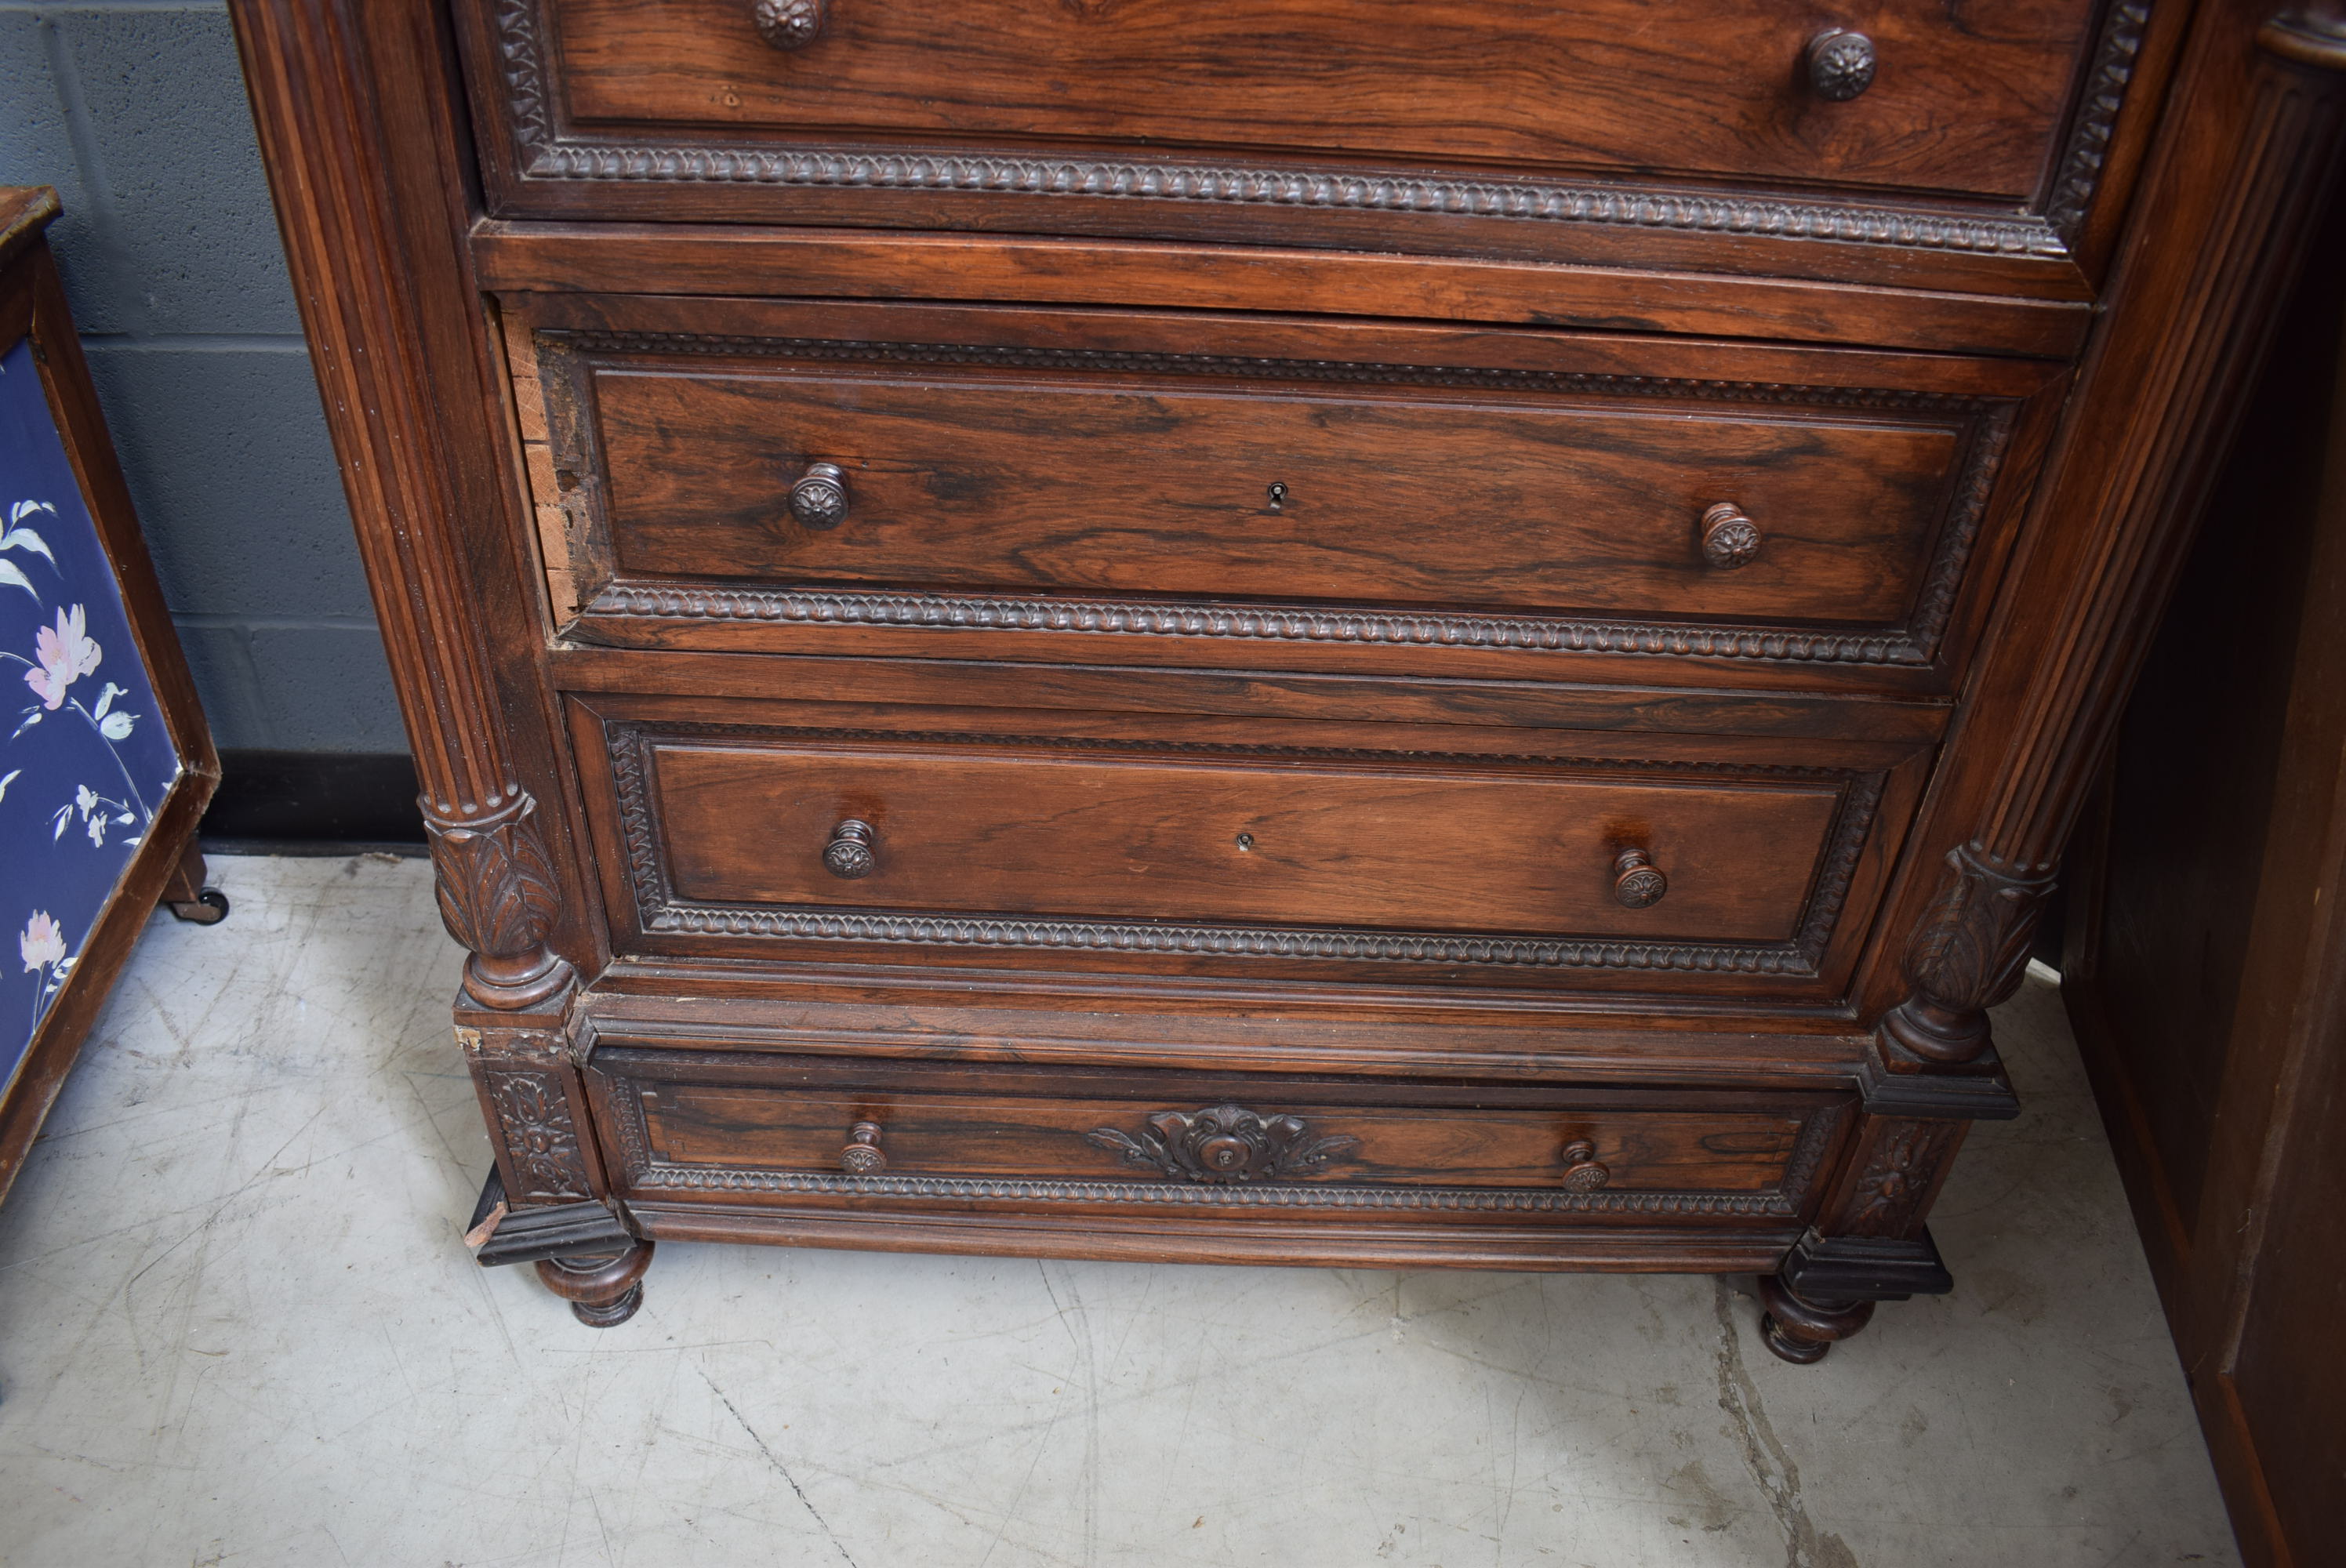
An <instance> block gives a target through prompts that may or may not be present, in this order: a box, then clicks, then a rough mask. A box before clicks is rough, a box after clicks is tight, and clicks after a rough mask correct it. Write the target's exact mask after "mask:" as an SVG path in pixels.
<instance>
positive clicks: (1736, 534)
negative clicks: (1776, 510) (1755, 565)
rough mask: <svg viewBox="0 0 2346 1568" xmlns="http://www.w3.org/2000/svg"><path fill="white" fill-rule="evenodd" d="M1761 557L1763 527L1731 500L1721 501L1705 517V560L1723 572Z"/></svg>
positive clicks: (1703, 519)
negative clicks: (1744, 513)
mask: <svg viewBox="0 0 2346 1568" xmlns="http://www.w3.org/2000/svg"><path fill="white" fill-rule="evenodd" d="M1759 554H1760V524H1757V523H1754V522H1753V521H1751V519H1750V518H1749V517H1746V516H1745V515H1743V509H1742V508H1741V507H1739V506H1738V505H1736V504H1735V503H1734V502H1732V501H1722V502H1720V503H1719V504H1718V505H1716V506H1713V507H1710V508H1709V510H1707V511H1705V512H1704V513H1703V514H1702V558H1703V559H1704V560H1706V561H1708V562H1709V563H1710V564H1711V565H1714V566H1716V567H1718V568H1719V569H1720V570H1721V571H1726V572H1731V571H1733V570H1734V569H1735V568H1736V567H1738V566H1741V565H1748V564H1749V563H1750V562H1751V561H1753V560H1754V559H1756V558H1757V557H1758V556H1759Z"/></svg>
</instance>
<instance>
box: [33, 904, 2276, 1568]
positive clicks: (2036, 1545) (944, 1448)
mask: <svg viewBox="0 0 2346 1568" xmlns="http://www.w3.org/2000/svg"><path fill="white" fill-rule="evenodd" d="M215 870H216V873H217V875H216V880H217V881H219V882H220V883H221V884H222V885H223V886H224V887H226V889H227V890H228V891H229V892H230V895H231V896H232V898H233V899H234V901H235V913H234V915H233V916H232V917H231V919H230V922H229V923H228V924H226V925H224V926H221V927H219V928H217V929H213V930H202V929H199V928H196V927H191V926H179V925H177V924H175V923H174V922H172V921H168V919H166V920H160V921H157V922H156V923H155V924H153V925H152V926H150V927H149V929H148V932H147V935H146V938H145V940H144V942H143V944H142V945H141V947H140V948H139V951H138V955H137V957H136V959H135V960H134V961H133V962H132V965H131V967H130V970H129V972H128V975H127V977H126V978H125V980H124V982H123V983H122V985H121V986H120V988H119V989H118V991H117V994H116V996H115V998H114V1000H113V1002H112V1004H111V1005H110V1007H109V1009H108V1011H107V1013H106V1016H105V1018H104V1019H103V1021H102V1022H101V1023H100V1025H99V1027H98V1029H97V1033H96V1034H95V1036H94V1037H93V1039H92V1041H91V1043H90V1045H89V1047H88V1049H87V1052H86V1054H85V1055H84V1058H83V1061H82V1064H81V1066H80V1067H79V1068H78V1069H77V1070H76V1074H75V1075H74V1077H73V1079H72V1082H71V1084H69V1086H68V1087H67V1089H66V1094H65V1097H64V1099H63V1101H62V1103H61V1104H60V1105H58V1107H57V1110H56V1115H53V1116H52V1117H51V1118H50V1122H49V1126H48V1131H47V1134H46V1136H45V1138H44V1139H43V1140H42V1142H41V1144H40V1145H38V1147H37V1148H36V1151H35V1152H34V1154H33V1156H32V1158H31V1160H30V1162H29V1164H28V1165H27V1166H26V1170H25V1173H24V1175H23V1176H22V1177H21V1178H20V1179H19V1180H18V1182H17V1184H16V1187H15V1193H14V1195H13V1196H11V1198H10V1199H9V1201H8V1203H7V1205H6V1207H5V1209H0V1560H5V1562H6V1563H11V1564H28V1565H29V1564H41V1565H46V1564H62V1565H71V1568H86V1565H107V1568H112V1565H124V1564H148V1563H152V1564H168V1565H178V1564H191V1563H200V1564H209V1563H238V1564H245V1563H285V1564H298V1565H301V1568H310V1565H314V1564H332V1563H356V1564H362V1565H365V1568H405V1565H409V1564H413V1565H418V1568H440V1565H442V1564H469V1565H485V1564H492V1563H498V1564H525V1563H526V1564H548V1565H552V1564H573V1563H576V1564H600V1563H628V1564H636V1565H640V1568H669V1565H676V1564H690V1565H691V1568H728V1565H730V1564H737V1563H739V1564H752V1563H754V1564H760V1565H780V1568H798V1565H801V1564H806V1565H822V1568H830V1565H832V1564H853V1565H857V1568H899V1565H903V1568H981V1565H983V1568H1026V1565H1029V1564H1045V1563H1072V1564H1083V1565H1086V1568H1088V1565H1091V1564H1117V1565H1127V1564H1130V1565H1149V1568H1155V1565H1157V1564H1167V1565H1175V1564H1180V1565H1187V1564H1200V1565H1203V1564H1218V1565H1219V1564H1250V1563H1278V1564H1280V1565H1281V1568H1321V1565H1327V1568H1375V1565H1377V1564H1381V1563H1408V1564H1423V1565H1436V1564H1439V1565H1444V1568H1469V1565H1483V1564H1518V1563H1521V1564H1534V1563H1555V1564H1587V1565H1590V1568H1622V1565H1625V1564H1628V1565H1634V1564H1647V1563H1653V1564H1669V1565H1672V1568H1678V1565H1696V1568H1701V1565H1709V1564H1719V1565H1721V1568H1748V1565H1750V1564H1767V1565H1771V1568H1772V1565H1773V1564H1775V1563H1784V1564H1787V1565H1788V1568H1853V1565H1857V1564H1863V1565H1865V1568H1884V1565H1914V1568H1963V1565H1969V1564H1979V1565H1982V1568H1987V1565H1994V1568H2006V1565H2008V1564H2012V1563H2027V1564H2030V1565H2032V1568H2056V1565H2066V1564H2080V1565H2084V1564H2095V1565H2117V1568H2123V1565H2130V1564H2149V1563H2187V1562H2188V1563H2230V1562H2233V1561H2235V1559H2234V1556H2233V1553H2232V1548H2231V1544H2230V1538H2229V1532H2228V1530H2227V1528H2226V1525H2225V1523H2224V1519H2223V1514H2222V1511H2221V1508H2220V1506H2219V1502H2218V1500H2217V1496H2216V1492H2215V1488H2214V1483H2213V1481H2212V1480H2211V1478H2210V1475H2209V1472H2208V1461H2207V1458H2206V1454H2205V1451H2203V1449H2202V1448H2201V1446H2200V1443H2199V1440H2198V1432H2197V1430H2196V1428H2195V1427H2194V1425H2193V1423H2192V1420H2191V1416H2190V1412H2189V1409H2188V1404H2187V1401H2186V1396H2185V1392H2184V1388H2183V1381H2182V1378H2181V1376H2180V1373H2179V1371H2178V1368H2177V1365H2176V1361H2175V1357H2174V1353H2173V1351H2172V1349H2170V1348H2169V1344H2168V1339H2167V1336H2166V1334H2165V1331H2164V1329H2163V1328H2162V1326H2161V1323H2160V1320H2159V1318H2158V1314H2157V1306H2156V1303H2155V1302H2154V1299H2153V1298H2152V1294H2151V1289H2150V1286H2149V1283H2148V1280H2147V1277H2146V1275H2145V1273H2144V1269H2143V1264H2142V1258H2141V1254H2140V1251H2139V1249H2138V1247H2137V1243H2136V1241H2135V1239H2134V1237H2133V1234H2132V1231H2131V1229H2130V1228H2129V1226H2128V1222H2127V1217H2126V1210H2125V1206H2124V1204H2123V1201H2122V1199H2121V1196H2120V1194H2119V1190H2118V1186H2117V1177H2116V1176H2115V1174H2114V1172H2113V1170H2112V1168H2111V1166H2110V1161H2109V1156H2108V1153H2107V1150H2106V1145H2105V1144H2104V1142H2103V1138H2102V1135H2101V1132H2100V1129H2099V1127H2098V1125H2096V1123H2095V1121H2094V1119H2093V1116H2092V1113H2091V1109H2090V1105H2089V1104H2088V1103H2087V1101H2086V1099H2085V1097H2084V1094H2083V1090H2082V1086H2081V1081H2080V1078H2079V1075H2078V1071H2077V1067H2076V1062H2075V1058H2074V1056H2073V1054H2072V1051H2071V1047H2070V1044H2069V1042H2068V1037H2067V1035H2066V1032H2065V1031H2064V1029H2063V1026H2062V1024H2061V1022H2060V1012H2059V1006H2058V1001H2057V997H2056V996H2055V993H2054V992H2053V991H2052V990H2051V989H2050V988H2049V987H2047V986H2045V985H2042V984H2038V983H2035V982H2031V983H2030V985H2029V988H2028V989H2027V990H2026V991H2025V993H2023V995H2022V996H2021V997H2020V998H2019V999H2018V1000H2017V1001H2015V1003H2013V1004H2012V1006H2011V1007H2010V1008H2008V1009H2007V1010H2006V1011H2005V1014H2004V1020H2003V1023H2002V1026H2001V1027H2002V1038H2003V1039H2004V1041H2005V1043H2006V1044H2007V1048H2008V1052H2009V1055H2010V1057H2011V1059H2012V1067H2013V1073H2014V1075H2015V1077H2016V1078H2017V1079H2018V1080H2019V1082H2020V1085H2021V1088H2022V1091H2023V1093H2024V1095H2025V1096H2026V1098H2027V1100H2028V1105H2029V1110H2028V1113H2027V1115H2025V1117H2024V1118H2023V1119H2022V1120H2020V1121H2019V1122H2017V1123H2014V1124H2009V1125H2003V1126H1987V1127H1983V1128H1982V1129H1980V1131H1979V1132H1978V1133H1977V1134H1976V1135H1975V1136H1974V1139H1973V1142H1972V1146H1971V1149H1970V1150H1969V1152H1968V1153H1967V1155H1966V1157H1965V1159H1964V1162H1963V1164H1962V1165H1961V1166H1959V1167H1958V1169H1957V1172H1956V1175H1955V1176H1954V1179H1953V1183H1952V1184H1951V1185H1950V1186H1949V1187H1948V1189H1947V1192H1946V1195H1945V1196H1944V1198H1943V1201H1942V1203H1941V1204H1940V1207H1939V1215H1940V1217H1939V1220H1938V1222H1937V1232H1938V1236H1939V1239H1940V1243H1941V1245H1942V1247H1943V1249H1944V1250H1945V1252H1946V1254H1947V1256H1948V1258H1949V1260H1950V1262H1951V1263H1952V1265H1953V1268H1954V1269H1955V1272H1956V1277H1957V1279H1958V1281H1959V1289H1958V1290H1957V1293H1956V1294H1955V1295H1954V1296H1953V1297H1952V1298H1946V1299H1943V1300H1934V1301H1916V1302H1909V1303H1906V1304H1903V1305H1893V1306H1891V1307H1887V1308H1884V1309H1883V1310H1882V1313H1881V1315H1880V1316H1879V1317H1878V1318H1877V1319H1875V1322H1874V1326H1873V1327H1872V1329H1869V1330H1868V1331H1867V1332H1866V1333H1865V1334H1864V1335H1863V1336H1862V1337H1860V1338H1859V1339H1855V1340H1853V1341H1851V1343H1850V1344H1848V1345H1846V1346H1844V1347H1842V1348H1841V1349H1838V1350H1836V1351H1835V1352H1834V1353H1833V1355H1832V1356H1831V1358H1830V1359H1828V1360H1827V1361H1826V1362H1825V1363H1824V1364H1823V1365H1821V1366H1818V1367H1812V1368H1794V1367H1790V1366H1786V1365H1784V1364H1782V1363H1780V1362H1778V1361H1776V1360H1775V1359H1772V1358H1770V1356H1769V1355H1768V1354H1767V1352H1766V1351H1765V1350H1764V1349H1761V1348H1760V1343H1759V1339H1758V1337H1757V1335H1756V1333H1755V1331H1754V1329H1753V1307H1752V1303H1751V1302H1750V1300H1749V1298H1748V1296H1747V1295H1746V1294H1745V1291H1747V1290H1748V1288H1749V1282H1748V1281H1744V1282H1714V1281H1712V1280H1709V1279H1702V1278H1604V1277H1575V1276H1546V1277H1543V1276H1533V1275H1505V1274H1446V1273H1421V1274H1391V1273H1377V1272H1360V1273H1349V1272H1340V1271H1314V1270H1304V1269H1296V1270H1272V1269H1251V1268H1145V1267H1137V1266H1129V1265H1111V1264H1082V1263H1076V1264H1066V1263H1046V1264H1036V1263H1034V1262H1019V1261H1005V1260H994V1259H957V1258H939V1257H886V1256H880V1255H867V1254H853V1253H834V1252H789V1251H783V1250H779V1249H771V1248H750V1247H683V1246H678V1247H669V1248H666V1249H664V1250H663V1251H662V1253H661V1254H660V1257H659V1258H658V1262H657V1263H656V1265H655V1266H654V1268H653V1270H652V1273H651V1278H650V1281H649V1288H648V1299H647V1302H646V1305H645V1307H644V1309H643V1311H642V1312H641V1313H640V1314H639V1315H638V1316H637V1318H636V1319H635V1320H634V1321H632V1322H630V1323H628V1324H627V1325H625V1326H624V1327H621V1328H618V1329H610V1330H607V1331H605V1332H600V1333H598V1332H596V1331H594V1330H592V1329H586V1328H583V1327H580V1326H578V1325H577V1324H576V1323H574V1322H573V1321H572V1320H571V1319H570V1316H569V1314H568V1313H567V1312H566V1311H565V1310H564V1309H563V1308H562V1307H561V1305H560V1304H559V1303H557V1302H556V1301H555V1300H554V1299H553V1298H551V1297H549V1296H546V1295H545V1294H544V1293H543V1292H542V1291H541V1290H540V1289H539V1288H538V1287H537V1285H536V1284H535V1280H534V1279H533V1278H531V1277H530V1275H529V1273H528V1271H527V1270H525V1269H499V1270H484V1269H482V1268H477V1267H475V1266H474V1264H473V1263H472V1262H471V1261H470V1260H469V1259H468V1258H467V1257H465V1255H464V1251H463V1249H462V1248H461V1247H460V1246H459V1245H458V1242H457V1232H458V1230H459V1229H460V1228H461V1225H462V1220H463V1217H464V1215H465V1214H466V1212H467V1210H468V1209H469V1208H470V1206H471V1202H472V1197H473V1194H474V1190H475V1187H476V1185H477V1183H478V1181H479V1178H480V1175H481V1172H482V1171H483V1170H484V1168H485V1166H486V1163H487V1156H486V1153H485V1145H484V1141H483V1138H482V1135H481V1131H480V1127H479V1125H478V1122H477V1119H476V1113H475V1111H474V1101H473V1097H472V1094H471V1091H470V1090H469V1089H468V1088H467V1086H466V1084H465V1083H464V1078H463V1076H462V1072H461V1068H460V1066H459V1064H458V1062H457V1060H456V1056H455V1053H454V1049H453V1047H452V1046H451V1045H450V1044H449V1041H448V1038H447V1023H446V1018H447V1014H446V1005H445V1004H446V1000H447V998H448V996H449V994H450V993H451V991H452V988H453V986H454V977H455V972H456V966H455V962H454V948H453V947H452V946H451V944H450V943H449V942H448V940H447V939H446V937H445V936H444V935H443V934H442V933H441V931H440V927H439V921H438V919H437V917H436V915H435V914H434V913H433V907H432V900H431V896H430V890H429V886H428V882H427V879H426V874H425V871H424V868H423V865H422V863H421V862H417V861H412V860H411V861H390V860H379V859H377V860H358V861H349V862H344V861H335V860H220V861H216V862H215ZM1739 1286H1740V1287H1741V1288H1739Z"/></svg>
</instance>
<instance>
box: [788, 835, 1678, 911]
mask: <svg viewBox="0 0 2346 1568" xmlns="http://www.w3.org/2000/svg"><path fill="white" fill-rule="evenodd" d="M879 850H880V835H879V834H877V833H875V832H873V831H872V824H871V823H869V822H864V821H859V820H856V819H855V818H853V817H850V818H849V819H847V820H846V821H844V822H841V824H840V825H839V826H838V827H836V828H833V829H832V830H831V842H829V843H827V844H825V845H824V846H823V847H822V869H823V870H824V871H829V872H830V873H831V875H832V876H834V877H844V878H846V879H847V880H848V881H854V880H855V879H856V878H858V877H868V876H870V875H871V874H872V867H873V866H876V865H878V864H879V863H880V855H879ZM1655 896H1656V897H1657V898H1658V897H1660V896H1661V895H1659V894H1656V895H1655Z"/></svg>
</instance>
